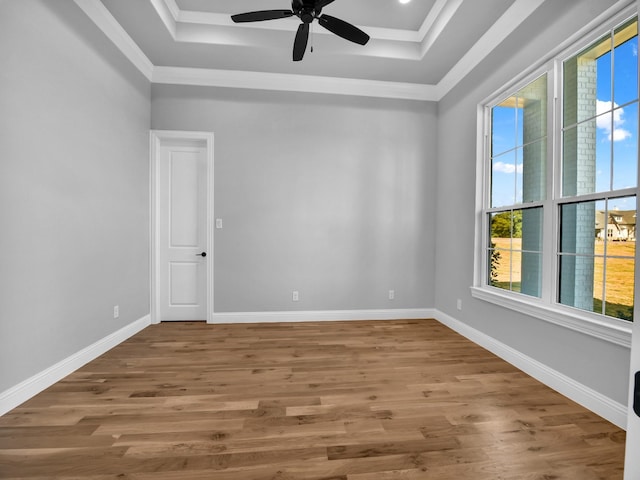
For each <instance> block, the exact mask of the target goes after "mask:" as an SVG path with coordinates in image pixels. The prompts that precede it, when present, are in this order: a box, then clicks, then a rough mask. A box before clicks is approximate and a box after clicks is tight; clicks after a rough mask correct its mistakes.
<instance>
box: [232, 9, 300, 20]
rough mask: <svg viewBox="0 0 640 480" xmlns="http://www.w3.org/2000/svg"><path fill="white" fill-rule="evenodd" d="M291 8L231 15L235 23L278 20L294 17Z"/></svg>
mask: <svg viewBox="0 0 640 480" xmlns="http://www.w3.org/2000/svg"><path fill="white" fill-rule="evenodd" d="M293 15H294V13H293V12H292V11H291V10H260V11H258V12H247V13H238V14H237V15H231V20H233V21H234V22H235V23H244V22H263V21H265V20H277V19H279V18H287V17H293Z"/></svg>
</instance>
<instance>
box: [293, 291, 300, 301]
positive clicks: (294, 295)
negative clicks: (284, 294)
mask: <svg viewBox="0 0 640 480" xmlns="http://www.w3.org/2000/svg"><path fill="white" fill-rule="evenodd" d="M291 299H292V300H293V301H294V302H297V301H298V300H300V294H299V293H298V291H297V290H294V291H293V294H292V295H291Z"/></svg>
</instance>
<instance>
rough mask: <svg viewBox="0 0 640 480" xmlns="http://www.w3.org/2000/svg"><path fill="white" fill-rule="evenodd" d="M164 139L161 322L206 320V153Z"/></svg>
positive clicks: (197, 146) (185, 143) (160, 176)
mask: <svg viewBox="0 0 640 480" xmlns="http://www.w3.org/2000/svg"><path fill="white" fill-rule="evenodd" d="M201 143H202V142H189V141H178V140H174V141H164V142H162V143H161V145H160V151H159V152H158V153H159V158H158V161H159V164H158V165H157V167H158V168H157V175H158V183H157V186H158V190H159V191H158V194H159V195H158V197H157V198H158V203H159V205H158V207H159V212H158V214H159V215H158V221H159V225H158V226H159V231H158V237H157V238H158V259H159V265H158V269H159V272H158V273H159V285H158V294H159V299H158V300H159V302H158V305H159V310H160V311H159V312H158V315H159V321H171V320H206V318H207V262H208V261H210V258H211V257H210V256H207V253H209V252H207V149H206V146H204V145H202V144H201Z"/></svg>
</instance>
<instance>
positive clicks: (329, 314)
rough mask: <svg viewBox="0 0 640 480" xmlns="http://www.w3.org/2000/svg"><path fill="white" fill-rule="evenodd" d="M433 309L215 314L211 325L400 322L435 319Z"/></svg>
mask: <svg viewBox="0 0 640 480" xmlns="http://www.w3.org/2000/svg"><path fill="white" fill-rule="evenodd" d="M435 313H436V310H434V309H433V308H401V309H383V310H382V309H381V310H320V311H291V312H229V313H213V314H212V319H213V321H212V322H211V323H214V324H222V323H275V322H321V321H340V320H398V319H418V318H434V315H435Z"/></svg>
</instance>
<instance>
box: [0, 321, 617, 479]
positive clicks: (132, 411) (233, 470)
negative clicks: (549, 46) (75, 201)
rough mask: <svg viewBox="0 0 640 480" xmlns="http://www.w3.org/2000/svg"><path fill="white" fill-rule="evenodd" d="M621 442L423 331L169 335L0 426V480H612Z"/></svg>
mask: <svg viewBox="0 0 640 480" xmlns="http://www.w3.org/2000/svg"><path fill="white" fill-rule="evenodd" d="M624 441H625V433H624V431H622V430H620V429H619V428H617V427H615V426H614V425H612V424H610V423H608V422H606V421H604V420H602V419H601V418H600V417H598V416H597V415H595V414H593V413H590V412H589V411H587V410H585V409H584V408H582V407H580V406H578V405H576V404H575V403H573V402H571V401H569V400H567V399H566V398H565V397H563V396H561V395H560V394H558V393H556V392H554V391H552V390H550V389H549V388H547V387H545V386H544V385H542V384H540V383H539V382H537V381H536V380H534V379H532V378H531V377H529V376H527V375H525V374H524V373H522V372H520V371H519V370H517V369H516V368H514V367H512V366H511V365H509V364H507V363H505V362H504V361H502V360H500V359H499V358H497V357H495V356H494V355H492V354H491V353H489V352H487V351H485V350H483V349H482V348H480V347H478V346H476V345H474V344H473V343H471V342H469V341H468V340H466V339H464V338H463V337H461V336H459V335H457V334H456V333H454V332H452V331H451V330H449V329H448V328H447V327H445V326H443V325H441V324H439V323H438V322H436V321H435V320H406V321H404V320H400V321H376V322H330V323H299V324H291V323H288V324H260V325H221V326H212V325H206V324H203V323H169V324H161V325H154V326H151V327H149V328H147V329H145V330H144V331H142V332H141V333H139V334H138V335H136V336H135V337H133V338H131V339H129V340H128V341H126V342H125V343H123V344H121V345H119V346H118V347H116V348H114V349H113V350H111V351H110V352H108V353H107V354H105V355H103V356H102V357H100V358H98V359H96V360H95V361H93V362H91V363H90V364H88V365H86V366H85V367H84V368H82V369H80V370H78V371H77V372H75V373H73V374H72V375H70V376H69V377H67V378H66V379H64V380H63V381H61V382H59V383H57V384H55V385H54V386H52V387H51V388H49V389H48V390H46V391H44V392H42V393H41V394H39V395H38V396H36V397H34V398H33V399H31V400H30V401H28V402H27V403H25V404H24V405H22V406H21V407H19V408H17V409H15V410H13V411H11V412H9V413H8V414H6V415H5V416H3V417H0V478H3V479H16V478H29V479H45V478H47V479H48V478H65V479H77V480H88V479H91V480H106V479H136V480H147V479H149V480H150V479H153V480H173V479H175V480H185V479H213V480H231V479H233V480H254V479H255V480H257V479H261V480H262V479H264V480H266V479H271V480H294V479H295V480H298V479H304V480H400V479H401V480H414V479H438V480H449V479H451V480H453V479H456V480H460V479H471V480H484V479H487V480H488V479H491V480H495V479H501V480H534V479H535V480H538V479H539V480H543V479H546V480H550V479H569V480H591V479H607V480H612V479H621V478H622V468H623V463H624Z"/></svg>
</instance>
